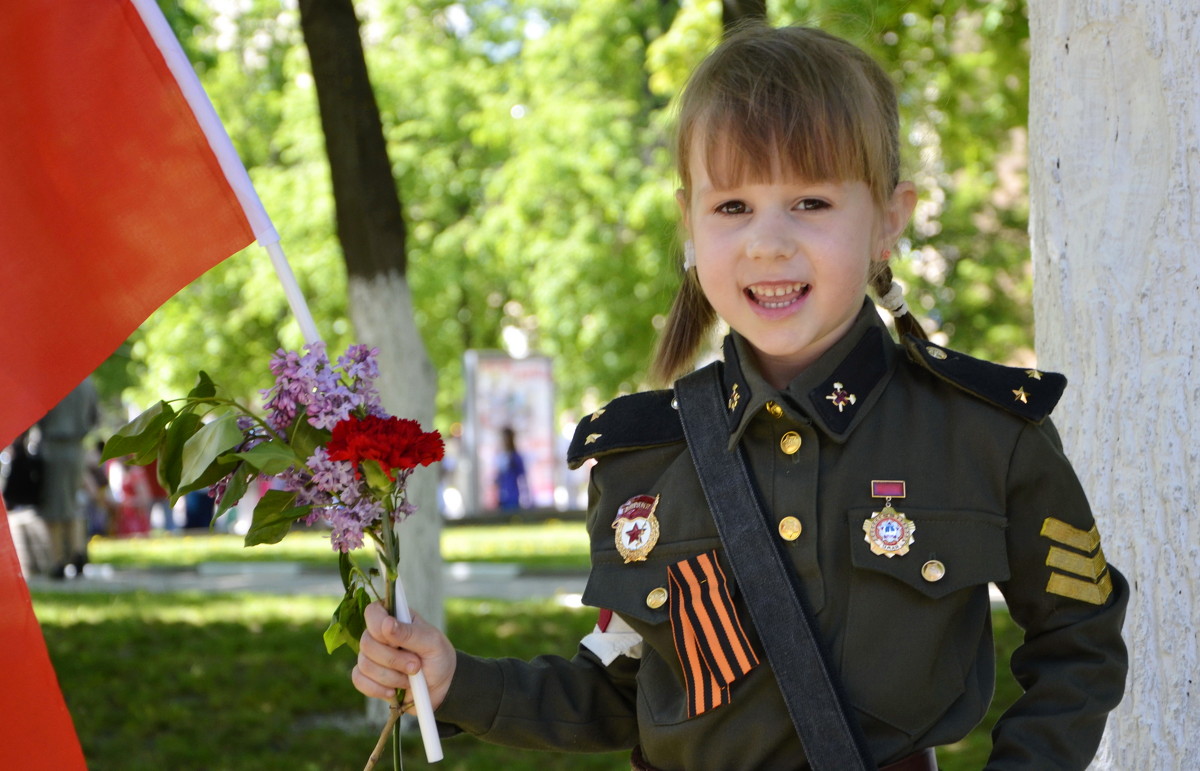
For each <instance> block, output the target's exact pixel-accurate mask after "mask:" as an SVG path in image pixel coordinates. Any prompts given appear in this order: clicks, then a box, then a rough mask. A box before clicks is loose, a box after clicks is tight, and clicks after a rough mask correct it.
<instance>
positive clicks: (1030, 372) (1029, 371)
mask: <svg viewBox="0 0 1200 771" xmlns="http://www.w3.org/2000/svg"><path fill="white" fill-rule="evenodd" d="M1025 374H1026V375H1029V377H1031V378H1033V379H1034V380H1041V379H1042V373H1041V372H1038V371H1037V370H1036V369H1027V370H1025Z"/></svg>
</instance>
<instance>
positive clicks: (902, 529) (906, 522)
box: [863, 506, 917, 559]
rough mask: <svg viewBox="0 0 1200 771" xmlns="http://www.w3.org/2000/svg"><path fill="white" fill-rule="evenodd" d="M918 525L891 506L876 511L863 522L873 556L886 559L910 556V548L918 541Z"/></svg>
mask: <svg viewBox="0 0 1200 771" xmlns="http://www.w3.org/2000/svg"><path fill="white" fill-rule="evenodd" d="M916 530H917V526H916V524H915V523H914V522H913V521H912V520H911V519H909V518H908V517H906V516H904V515H903V514H901V513H900V512H898V511H896V510H895V509H893V508H892V507H891V506H884V507H883V511H876V512H873V513H872V514H871V517H870V518H869V519H867V520H864V521H863V532H864V533H866V537H865V538H864V540H866V542H867V543H868V544H870V545H871V552H872V553H873V554H881V555H883V556H884V557H888V558H889V559H890V558H891V557H902V556H904V555H905V554H908V547H909V546H911V545H912V544H913V542H914V541H915V540H916V539H915V538H914V537H913V533H915V532H916Z"/></svg>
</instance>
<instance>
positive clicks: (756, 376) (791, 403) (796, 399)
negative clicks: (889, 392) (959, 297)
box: [723, 298, 897, 447]
mask: <svg viewBox="0 0 1200 771" xmlns="http://www.w3.org/2000/svg"><path fill="white" fill-rule="evenodd" d="M724 350H725V365H724V372H723V378H724V383H725V395H726V397H727V398H728V402H727V405H726V406H727V407H728V410H729V411H728V413H727V415H726V417H727V421H728V425H729V431H730V437H729V446H730V447H733V446H734V445H735V444H737V442H738V441H739V440H740V439H741V436H742V434H743V433H744V432H745V430H746V426H747V425H749V423H750V421H751V420H752V419H753V418H754V417H755V416H756V415H757V414H758V411H759V410H762V409H764V408H766V405H767V402H774V403H775V404H777V405H779V406H780V407H782V408H783V409H784V410H785V411H787V412H789V413H791V415H792V417H793V418H797V419H799V420H801V421H802V422H805V423H809V422H811V423H813V424H815V425H816V426H817V427H818V428H819V429H821V430H822V431H824V432H825V433H826V434H828V435H829V437H830V438H831V439H833V440H834V441H836V442H844V441H845V440H846V438H847V437H848V436H849V435H850V432H851V431H853V430H854V428H855V427H856V426H858V425H859V424H860V423H861V422H862V420H863V419H864V417H865V416H866V414H867V413H868V412H869V411H870V409H871V407H873V406H874V404H875V402H877V401H878V400H879V396H880V394H882V393H883V390H884V386H886V385H887V383H888V380H889V379H890V378H891V374H892V372H893V371H894V370H895V366H896V359H897V353H896V345H895V343H894V342H893V341H892V338H891V334H890V333H889V332H888V329H887V327H886V326H885V325H884V323H883V321H882V320H881V319H880V318H879V313H878V312H877V311H876V310H875V305H874V303H872V302H871V301H870V300H869V299H866V298H864V300H863V306H862V308H861V309H860V310H859V313H858V317H857V318H856V319H855V320H854V325H853V326H851V327H850V330H849V331H848V332H847V333H846V334H845V336H844V337H842V339H841V340H839V341H838V342H836V343H835V344H834V345H833V347H831V348H830V349H829V350H828V351H826V352H825V353H824V354H822V356H821V358H819V359H817V360H816V361H815V362H813V364H812V365H811V366H810V367H809V368H808V369H806V370H805V371H804V372H802V373H800V374H799V375H798V376H797V377H796V378H795V379H794V380H793V381H792V382H791V383H789V384H788V386H787V388H785V389H783V390H782V391H780V390H778V389H776V388H774V387H772V386H771V385H770V384H769V383H767V381H766V380H765V379H764V378H763V376H762V375H761V374H760V373H759V371H758V366H757V362H756V361H755V358H754V355H753V352H752V351H751V349H750V345H749V343H747V341H746V340H745V339H744V338H743V337H741V335H738V334H737V333H736V332H731V333H730V334H729V335H728V336H727V337H726V338H725V344H724Z"/></svg>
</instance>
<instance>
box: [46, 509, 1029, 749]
mask: <svg viewBox="0 0 1200 771" xmlns="http://www.w3.org/2000/svg"><path fill="white" fill-rule="evenodd" d="M581 531H582V528H581V527H580V526H579V525H578V524H567V525H564V524H552V525H536V526H535V525H530V526H517V525H504V526H500V527H497V528H491V527H488V528H483V527H472V528H452V529H448V530H447V531H446V533H445V534H444V536H443V548H444V549H446V557H447V559H450V560H495V561H508V562H522V563H523V564H533V565H535V566H538V568H539V569H557V568H561V567H568V566H572V567H573V566H577V565H578V563H577V560H578V558H579V554H578V551H579V550H580V549H581V548H583V549H586V543H583V544H582V546H581V542H580V541H579V538H578V535H577V533H578V532H581ZM92 554H93V556H94V557H95V558H96V559H97V560H98V561H103V562H108V563H109V564H113V565H118V566H121V567H150V566H155V565H159V566H168V565H170V566H180V565H181V564H182V565H189V564H190V565H194V564H196V563H197V562H200V561H205V560H215V561H233V560H237V559H245V558H248V557H250V556H251V555H254V556H257V555H262V556H263V557H268V558H271V559H275V558H280V559H292V560H296V561H300V562H304V563H309V564H313V565H329V566H330V567H331V569H332V565H333V560H332V553H331V552H330V551H329V547H328V542H327V541H326V540H325V539H323V538H321V537H320V536H318V535H316V534H308V533H304V534H300V533H297V534H293V535H292V536H289V538H287V539H285V541H284V543H282V544H279V545H277V546H272V547H257V548H255V549H242V547H241V545H240V540H239V539H237V538H236V537H233V536H219V535H213V536H201V537H195V536H193V537H191V540H190V541H189V538H188V537H173V538H166V537H164V538H154V539H137V540H130V541H112V540H108V541H98V542H94V543H93V548H92ZM284 554H286V555H288V556H286V557H284V556H282V555H284ZM547 566H550V567H549V568H547ZM335 604H336V602H335V601H334V600H333V599H331V598H327V597H304V596H292V597H273V596H261V595H228V594H213V595H206V594H199V593H176V594H157V593H130V594H74V593H72V594H66V593H63V594H58V593H49V592H39V593H35V594H34V605H35V609H36V611H37V614H38V617H39V619H40V621H41V623H42V629H43V632H44V634H45V637H46V642H47V646H48V648H49V650H50V655H51V658H52V659H53V661H54V664H55V668H56V670H57V672H58V677H59V682H60V684H61V686H62V690H63V694H64V696H65V698H66V700H67V704H68V706H69V708H70V710H71V714H72V716H73V718H74V720H75V725H76V729H77V731H78V733H79V737H80V741H81V742H82V744H83V748H84V753H85V755H86V757H87V759H88V765H89V768H90V769H92V770H93V771H105V770H106V769H113V770H114V771H140V770H141V769H147V770H148V769H163V768H171V769H185V770H186V769H197V770H199V769H206V770H208V769H212V770H213V771H238V770H240V769H245V770H246V771H251V770H253V771H259V770H260V769H266V770H270V769H297V770H298V771H310V770H311V771H317V770H318V769H319V770H320V771H338V770H339V769H359V768H362V765H363V762H364V761H365V759H366V757H367V755H368V754H369V753H370V750H371V747H372V746H373V745H374V741H375V737H376V730H375V729H373V728H370V727H367V726H365V725H364V723H365V721H364V720H363V714H364V706H363V705H364V700H363V699H362V697H360V696H359V695H358V693H357V692H356V691H355V690H354V689H353V687H352V686H351V685H350V682H349V676H348V675H349V671H350V669H351V667H352V666H353V656H352V655H351V654H350V653H349V652H348V651H346V650H345V649H342V650H340V651H338V652H337V653H336V654H335V655H333V656H329V655H327V654H326V653H325V651H324V647H323V645H322V643H321V632H322V631H323V630H324V628H325V625H326V623H327V621H328V619H329V615H330V613H332V611H333V607H334V605H335ZM446 617H447V631H448V633H449V634H450V637H451V639H453V640H454V641H455V643H456V644H457V645H458V646H459V647H461V648H463V649H464V650H469V651H471V652H473V653H478V654H480V655H484V656H501V655H503V656H517V657H519V658H530V657H533V656H535V655H537V654H539V653H545V652H561V653H563V654H565V655H570V654H571V653H572V652H574V650H575V648H576V646H577V643H578V641H579V639H580V637H582V636H583V635H584V634H586V633H587V632H588V631H589V630H590V629H591V626H592V623H593V621H594V619H595V612H594V611H593V610H589V609H583V610H572V609H567V608H563V607H560V606H558V605H556V604H554V603H553V602H551V601H525V602H515V603H514V602H503V601H496V600H455V599H452V600H448V601H447V603H446ZM993 620H994V623H995V626H996V635H997V653H998V661H997V667H998V670H999V672H1000V677H999V679H998V683H997V694H996V699H995V701H994V703H993V705H992V710H991V712H990V713H989V715H988V718H987V719H986V720H985V721H984V722H983V723H982V724H981V726H980V727H979V728H977V729H976V731H974V732H973V733H972V734H971V735H970V736H969V737H968V738H967V739H965V740H964V741H962V742H960V743H958V744H956V745H953V746H950V747H943V748H941V749H939V752H938V756H939V761H940V763H941V767H942V769H943V771H968V769H979V768H982V767H983V766H984V764H985V762H986V757H987V754H988V752H989V750H990V746H991V743H990V739H989V737H988V731H989V730H990V726H991V725H992V724H993V723H994V722H995V719H996V717H997V716H998V715H999V714H1000V712H1002V711H1003V709H1004V708H1006V707H1007V706H1008V705H1009V704H1011V703H1012V701H1013V700H1014V699H1015V698H1016V697H1017V695H1018V694H1019V688H1018V686H1017V685H1016V684H1015V683H1014V682H1013V681H1012V678H1011V676H1010V675H1009V674H1008V657H1009V655H1010V654H1011V651H1012V649H1013V648H1015V647H1016V645H1017V644H1018V643H1019V640H1020V632H1019V630H1017V629H1016V628H1015V626H1014V625H1013V624H1012V622H1011V620H1009V618H1008V616H1007V614H1006V613H1005V612H1003V611H999V612H997V613H995V614H994V617H993ZM445 749H446V760H445V761H444V762H442V763H441V764H438V766H437V767H440V768H443V769H446V770H447V771H449V770H451V769H454V770H457V769H516V770H521V769H528V770H529V771H534V769H539V770H540V769H564V770H565V769H583V770H584V771H590V770H591V769H596V770H600V769H626V768H628V759H627V755H626V754H625V753H615V754H609V755H599V756H579V755H569V754H554V753H533V752H521V751H517V750H510V749H506V748H500V747H493V746H490V745H487V744H484V743H482V742H479V741H477V740H474V739H471V738H469V737H459V738H455V739H451V740H448V741H447V742H446V746H445ZM404 757H405V764H406V765H407V766H408V767H409V768H425V767H427V766H426V763H425V759H424V754H423V751H422V750H421V747H420V741H419V739H418V738H415V737H413V738H409V739H407V740H406V742H405V750H404ZM380 768H381V769H387V768H391V765H390V761H387V762H384V763H383V764H381V765H380Z"/></svg>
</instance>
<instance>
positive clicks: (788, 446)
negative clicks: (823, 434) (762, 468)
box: [779, 431, 802, 455]
mask: <svg viewBox="0 0 1200 771" xmlns="http://www.w3.org/2000/svg"><path fill="white" fill-rule="evenodd" d="M801 444H802V442H801V439H800V435H799V434H797V433H796V432H795V431H788V432H787V433H786V434H784V435H783V437H782V438H781V439H780V440H779V449H781V450H783V451H784V453H785V454H787V455H795V454H796V453H798V452H799V451H800V445H801Z"/></svg>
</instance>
